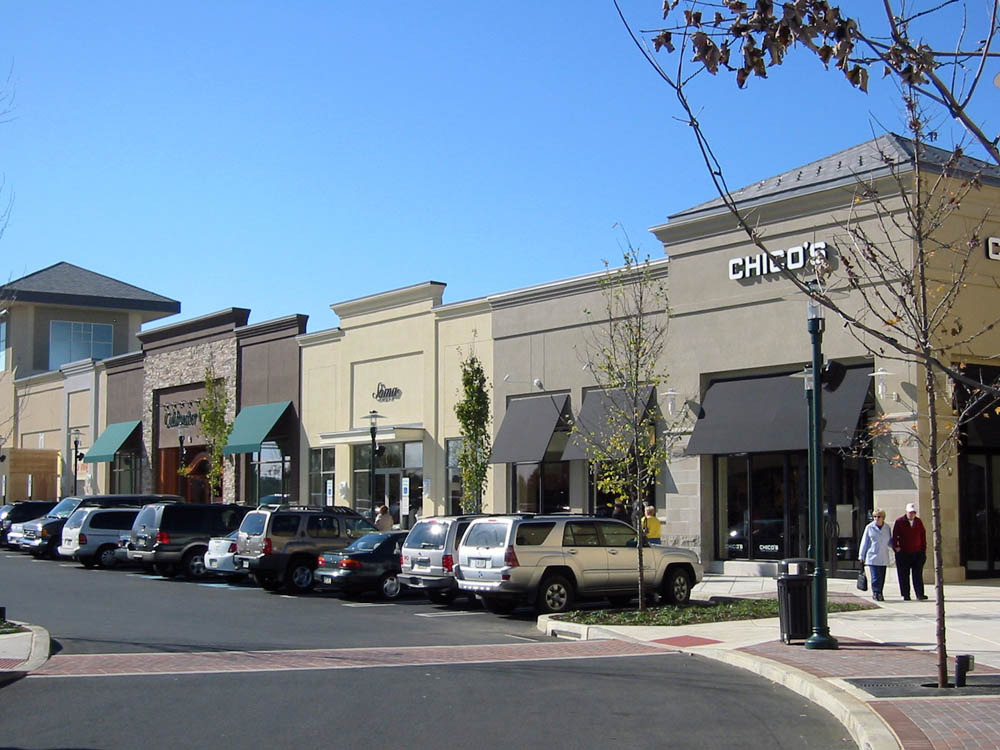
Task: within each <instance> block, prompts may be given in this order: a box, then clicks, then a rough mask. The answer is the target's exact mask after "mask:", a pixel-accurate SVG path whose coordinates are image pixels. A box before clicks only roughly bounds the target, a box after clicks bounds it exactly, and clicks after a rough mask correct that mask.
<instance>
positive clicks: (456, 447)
mask: <svg viewBox="0 0 1000 750" xmlns="http://www.w3.org/2000/svg"><path fill="white" fill-rule="evenodd" d="M444 443H445V472H446V474H447V476H446V477H445V484H446V486H447V490H446V492H447V493H448V495H447V501H446V502H447V511H446V512H447V513H450V514H451V515H459V514H460V513H461V512H462V471H461V470H460V469H459V468H458V452H459V451H460V450H461V449H462V440H461V438H457V439H451V440H445V441H444Z"/></svg>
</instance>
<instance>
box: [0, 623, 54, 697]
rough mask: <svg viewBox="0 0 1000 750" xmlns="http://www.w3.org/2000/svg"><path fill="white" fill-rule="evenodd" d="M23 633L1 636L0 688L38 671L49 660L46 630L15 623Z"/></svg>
mask: <svg viewBox="0 0 1000 750" xmlns="http://www.w3.org/2000/svg"><path fill="white" fill-rule="evenodd" d="M14 624H16V625H20V626H21V627H23V628H25V632H23V633H11V634H8V635H0V687H3V686H4V685H7V684H9V683H11V682H14V681H15V680H19V679H21V678H22V677H24V675H26V674H27V673H28V672H31V671H33V670H35V669H38V668H39V667H41V666H42V665H44V664H45V662H46V661H47V660H48V658H49V633H48V631H47V630H45V628H40V627H38V626H37V625H29V624H28V623H26V622H15V623H14Z"/></svg>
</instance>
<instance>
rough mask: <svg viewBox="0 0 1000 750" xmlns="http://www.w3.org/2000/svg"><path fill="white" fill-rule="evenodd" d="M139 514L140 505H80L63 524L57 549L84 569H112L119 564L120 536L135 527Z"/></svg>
mask: <svg viewBox="0 0 1000 750" xmlns="http://www.w3.org/2000/svg"><path fill="white" fill-rule="evenodd" d="M137 515H139V509H138V508H113V509H112V508H78V509H77V510H75V511H73V515H71V516H70V517H69V518H68V519H67V520H66V525H65V526H63V530H62V544H60V545H59V549H58V552H59V554H60V555H62V556H63V557H72V558H73V559H74V560H77V561H79V562H80V563H81V564H82V565H83V566H84V567H85V568H92V567H94V566H95V565H100V566H101V567H102V568H113V567H114V566H115V565H117V564H118V559H117V558H116V557H115V550H116V549H117V548H118V539H119V537H120V536H121V534H122V532H123V531H128V530H129V529H131V528H132V522H133V521H135V517H136V516H137Z"/></svg>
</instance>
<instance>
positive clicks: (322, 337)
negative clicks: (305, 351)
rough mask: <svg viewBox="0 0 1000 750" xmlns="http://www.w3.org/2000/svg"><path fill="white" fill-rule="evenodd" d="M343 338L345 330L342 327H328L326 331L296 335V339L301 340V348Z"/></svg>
mask: <svg viewBox="0 0 1000 750" xmlns="http://www.w3.org/2000/svg"><path fill="white" fill-rule="evenodd" d="M342 338H344V330H343V329H342V328H327V329H326V330H325V331H315V332H313V333H303V334H302V335H301V336H296V337H295V340H296V341H298V342H299V348H305V347H307V346H320V345H321V344H328V343H331V342H333V341H340V340H341V339H342Z"/></svg>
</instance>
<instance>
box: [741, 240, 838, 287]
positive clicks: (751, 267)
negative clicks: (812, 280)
mask: <svg viewBox="0 0 1000 750" xmlns="http://www.w3.org/2000/svg"><path fill="white" fill-rule="evenodd" d="M827 262H828V257H827V247H826V243H825V242H813V243H809V242H803V243H802V244H801V245H796V246H795V247H790V248H788V249H787V250H774V251H772V252H770V253H757V254H756V255H745V256H743V257H742V258H731V259H730V260H729V278H730V279H731V280H732V281H743V280H744V279H752V278H754V277H755V276H773V275H775V274H779V273H781V270H782V269H786V270H788V271H798V270H799V269H801V268H805V267H806V266H807V265H810V266H817V265H825V264H826V263H827Z"/></svg>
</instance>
